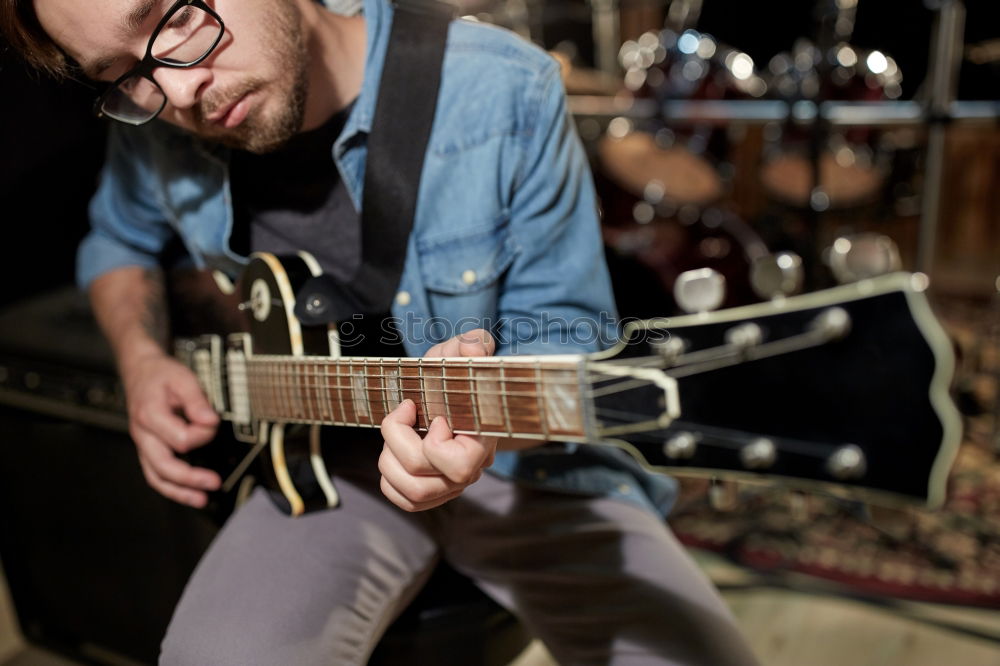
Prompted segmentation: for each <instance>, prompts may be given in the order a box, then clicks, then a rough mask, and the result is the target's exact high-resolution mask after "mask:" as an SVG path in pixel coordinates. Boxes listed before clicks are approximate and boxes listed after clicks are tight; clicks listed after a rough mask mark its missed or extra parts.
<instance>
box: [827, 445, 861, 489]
mask: <svg viewBox="0 0 1000 666" xmlns="http://www.w3.org/2000/svg"><path fill="white" fill-rule="evenodd" d="M826 470H827V471H828V472H830V475H831V476H832V477H834V478H835V479H839V480H841V481H849V480H851V479H860V478H861V477H862V476H864V475H865V472H866V471H867V470H868V463H867V461H866V459H865V452H864V451H862V450H861V447H859V446H858V445H856V444H845V445H844V446H841V447H840V448H839V449H837V450H836V451H834V452H833V455H832V456H830V459H829V460H827V461H826Z"/></svg>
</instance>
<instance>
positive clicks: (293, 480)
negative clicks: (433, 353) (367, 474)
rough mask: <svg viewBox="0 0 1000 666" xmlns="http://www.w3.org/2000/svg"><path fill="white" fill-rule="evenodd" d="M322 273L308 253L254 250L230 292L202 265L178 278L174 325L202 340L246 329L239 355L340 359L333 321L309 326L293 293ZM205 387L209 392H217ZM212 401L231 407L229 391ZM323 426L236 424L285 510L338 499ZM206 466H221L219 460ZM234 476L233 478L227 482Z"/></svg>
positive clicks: (173, 297) (174, 279)
mask: <svg viewBox="0 0 1000 666" xmlns="http://www.w3.org/2000/svg"><path fill="white" fill-rule="evenodd" d="M318 274H319V267H318V265H317V264H316V262H315V260H314V259H313V258H312V257H311V256H309V255H308V254H305V253H302V254H300V255H296V256H285V257H281V258H279V257H276V256H274V255H270V254H258V255H255V256H254V258H253V259H252V260H251V262H250V263H249V264H248V266H247V268H246V270H245V271H244V272H243V274H242V275H241V276H240V281H239V283H238V285H237V286H236V288H235V289H234V290H233V291H232V292H231V293H226V292H227V291H228V289H220V285H219V284H217V283H216V282H215V279H213V276H212V275H209V274H208V273H206V272H204V271H195V272H190V271H188V272H185V273H184V274H183V275H181V276H177V275H175V276H172V277H171V280H170V290H171V297H170V302H171V304H172V305H173V306H174V311H173V312H172V318H173V321H174V322H176V325H175V326H174V329H175V330H176V331H179V332H181V333H183V334H185V335H188V336H191V335H199V336H203V337H201V338H197V340H199V341H207V340H212V342H210V343H208V342H204V344H208V345H210V344H213V343H214V342H215V341H216V340H218V339H219V338H218V334H220V333H226V334H233V333H237V332H245V333H246V334H247V335H246V336H236V337H235V339H234V338H231V343H230V344H238V345H240V346H241V347H242V348H241V349H240V353H253V354H261V355H274V356H282V357H287V358H290V359H291V358H297V357H304V356H321V357H324V358H330V357H337V356H339V354H340V349H339V345H338V344H337V336H336V328H335V326H334V325H330V326H304V325H302V324H301V323H300V322H299V320H298V319H297V318H296V317H295V314H294V309H295V294H297V293H298V291H299V289H300V288H301V286H302V285H303V284H304V283H305V281H306V280H308V279H310V278H311V277H313V276H315V275H318ZM215 278H216V279H218V276H215ZM178 306H181V310H182V311H180V310H179V309H178ZM232 340H235V342H233V341H232ZM244 345H245V347H243V346H244ZM216 353H217V354H219V355H221V354H223V353H224V352H216ZM220 363H221V360H220ZM277 381H280V380H277ZM206 388H208V387H206ZM206 392H207V393H209V394H210V397H211V393H212V390H211V389H209V390H207V391H206ZM214 402H216V407H217V408H219V411H225V410H226V408H227V407H228V400H226V398H225V397H224V396H223V397H217V398H216V399H215V401H214ZM248 425H249V427H248ZM319 431H320V426H319V425H308V424H297V423H291V424H290V423H284V422H281V421H276V422H264V421H259V422H255V423H252V424H243V425H237V424H234V432H235V436H236V439H239V440H242V441H244V442H249V443H253V444H256V445H257V448H255V449H254V450H253V453H252V454H251V455H253V456H254V457H255V458H257V460H256V461H255V462H256V463H257V473H258V474H259V476H260V481H261V483H262V484H263V485H264V486H265V487H266V488H267V489H268V490H269V492H270V494H271V497H272V499H273V500H274V502H275V504H276V505H277V506H278V508H279V509H281V510H282V511H284V512H285V513H288V514H291V515H296V516H297V515H301V514H303V513H308V512H310V511H317V510H320V509H325V508H329V507H333V506H336V505H337V503H338V497H337V493H336V489H335V488H334V486H333V483H332V481H331V479H330V475H329V473H328V471H327V469H326V466H325V464H324V462H323V458H322V455H321V452H320V432H319ZM216 448H217V447H216ZM257 449H263V455H260V456H256V453H257ZM203 460H204V458H203ZM213 462H214V464H213ZM246 462H249V460H248V461H246ZM208 464H209V465H210V466H213V467H216V468H219V465H218V462H217V461H212V462H209V463H208ZM226 467H227V468H229V469H233V468H235V467H237V465H235V464H232V463H230V464H227V465H226ZM234 481H235V476H234V477H233V478H232V479H231V482H230V483H227V487H231V483H232V482H234Z"/></svg>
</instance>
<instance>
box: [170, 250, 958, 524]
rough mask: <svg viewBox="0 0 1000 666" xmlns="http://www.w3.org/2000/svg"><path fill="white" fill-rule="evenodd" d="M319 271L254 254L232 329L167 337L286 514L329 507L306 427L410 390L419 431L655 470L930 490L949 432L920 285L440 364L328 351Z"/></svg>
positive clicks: (925, 495)
mask: <svg viewBox="0 0 1000 666" xmlns="http://www.w3.org/2000/svg"><path fill="white" fill-rule="evenodd" d="M318 272H319V271H318V266H317V265H316V262H315V261H314V260H313V259H312V258H311V257H310V256H309V255H307V254H305V253H302V254H301V255H300V256H297V257H284V258H281V259H279V258H277V257H275V256H273V255H269V254H264V253H261V254H256V255H254V257H253V259H252V261H251V263H250V264H249V265H248V266H247V268H246V270H245V271H244V274H243V275H242V276H241V280H240V285H239V297H240V306H239V307H240V309H241V310H242V311H243V313H244V314H245V315H248V316H247V317H246V319H247V320H248V326H247V330H246V331H244V332H236V333H230V334H229V335H228V336H226V337H221V336H220V335H217V334H209V335H201V336H198V337H195V338H185V339H180V340H178V341H177V342H176V350H177V355H178V358H180V359H181V360H182V361H184V362H185V363H186V364H187V365H188V366H189V367H190V368H192V369H193V370H194V371H195V373H196V374H197V376H198V378H199V381H200V382H201V384H202V386H203V388H204V390H205V392H206V394H207V395H208V397H209V399H210V400H211V402H212V404H213V405H214V407H215V409H216V410H217V411H218V412H219V413H220V414H221V416H222V417H223V418H224V419H226V420H228V421H231V422H232V423H233V428H234V432H235V434H236V436H237V438H238V439H240V440H242V441H245V442H247V443H249V444H251V445H252V449H251V451H250V452H249V453H248V455H247V457H246V459H245V461H244V462H248V461H249V460H251V459H252V458H254V457H255V456H256V455H257V453H259V452H260V451H262V450H263V449H264V447H269V450H270V455H269V456H265V457H264V460H265V462H267V461H269V463H270V467H271V468H272V471H273V474H272V475H270V476H273V478H274V481H275V484H276V486H277V489H278V490H280V493H281V495H283V496H284V498H285V500H286V501H287V503H288V510H289V512H290V513H292V514H293V515H298V514H301V513H304V512H306V511H310V510H314V509H317V508H322V507H325V506H335V505H336V504H337V501H338V500H337V494H336V489H335V488H334V487H333V485H332V484H331V483H330V479H329V475H328V473H327V470H326V468H325V466H324V463H323V458H322V456H321V455H320V452H319V434H318V433H319V427H320V426H321V425H341V426H359V427H378V426H379V424H380V423H381V421H382V419H383V418H384V417H385V416H386V415H387V414H388V413H389V412H390V411H392V410H393V409H394V408H395V407H396V406H397V405H398V404H399V403H400V402H401V401H403V400H405V399H410V400H413V401H414V403H416V405H417V412H418V427H419V428H420V429H426V428H427V427H428V426H429V424H430V422H431V421H432V420H433V419H434V418H435V417H437V416H444V417H446V418H447V419H448V421H449V423H450V424H451V427H452V429H453V430H454V431H455V432H461V433H468V434H488V435H498V436H511V437H517V438H533V439H538V440H552V441H568V442H581V443H589V444H610V445H614V446H618V447H621V448H623V449H625V450H627V451H629V452H630V453H632V454H633V455H634V456H635V457H636V458H637V459H638V460H639V461H640V462H641V463H643V464H644V465H646V466H647V467H649V468H651V469H654V470H656V471H667V470H675V469H677V468H682V467H683V468H685V473H696V474H711V475H713V476H714V475H720V474H726V475H735V476H737V477H739V478H744V479H760V478H782V479H784V480H786V481H787V482H789V483H792V484H808V485H816V484H819V485H821V486H824V487H828V488H837V489H843V488H850V489H853V490H856V491H861V492H863V494H864V495H865V497H866V498H873V499H875V501H879V500H882V501H886V500H888V501H899V500H909V501H913V500H918V501H923V502H926V503H927V504H929V505H932V506H934V505H938V504H940V503H941V501H942V500H943V497H944V486H945V481H946V477H947V472H948V469H949V467H950V465H951V461H952V459H953V458H954V455H955V453H956V450H957V446H958V439H959V421H958V415H957V410H956V409H955V407H954V405H953V403H952V402H951V398H950V397H949V385H950V381H951V373H952V369H953V363H954V361H953V355H952V349H951V346H950V343H949V342H948V340H947V338H946V336H945V335H944V333H943V331H942V330H941V329H940V326H939V325H938V323H937V321H936V320H935V319H934V317H933V315H932V313H931V311H930V308H929V306H928V304H927V302H926V298H925V296H924V294H923V290H924V286H925V285H924V284H923V283H924V282H925V280H922V279H921V278H922V276H915V275H909V274H904V273H897V274H893V275H888V276H884V277H880V278H875V279H871V280H865V281H863V282H859V283H857V284H853V285H845V286H841V287H836V288H834V289H830V290H826V291H823V292H816V293H812V294H807V295H803V296H796V297H791V298H787V299H783V300H779V301H774V302H769V303H762V304H758V305H752V306H746V307H741V308H735V309H732V310H723V311H719V312H715V313H706V314H698V315H688V316H683V317H677V318H673V319H670V320H666V319H663V320H650V321H645V322H635V323H632V324H629V325H628V326H627V327H626V328H625V331H624V334H623V336H622V339H621V340H620V341H619V343H618V344H617V345H616V346H615V347H614V348H612V349H610V350H608V351H605V352H601V353H596V354H588V355H582V354H581V355H575V354H574V355H567V354H561V355H553V356H506V357H491V358H476V359H467V358H463V359H455V358H371V357H350V356H342V355H341V354H340V345H339V343H338V335H337V330H336V327H333V326H330V327H306V326H302V325H301V324H300V323H299V322H298V320H297V319H296V318H295V316H294V314H293V309H294V303H295V297H296V293H297V290H298V287H299V286H300V285H301V284H302V283H303V282H304V281H305V280H307V279H308V278H310V277H312V276H314V275H317V274H318ZM295 423H301V424H311V425H312V428H311V436H310V437H309V438H308V439H309V441H308V443H307V444H298V443H296V444H295V445H294V446H293V445H291V444H290V442H288V441H286V437H285V429H286V426H287V425H288V424H295ZM292 458H294V459H295V460H296V463H295V464H294V473H292V471H291V469H292V467H293V465H292V462H291V459H292ZM244 467H245V465H241V467H240V468H239V469H237V471H236V472H234V473H233V474H232V475H231V477H230V479H228V480H227V484H230V485H231V483H232V482H233V481H234V480H235V479H236V477H237V476H238V475H239V474H240V473H242V471H243V469H244ZM303 476H305V477H308V478H307V479H306V481H305V483H303V481H302V479H303Z"/></svg>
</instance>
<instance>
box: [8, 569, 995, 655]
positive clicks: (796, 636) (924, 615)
mask: <svg viewBox="0 0 1000 666" xmlns="http://www.w3.org/2000/svg"><path fill="white" fill-rule="evenodd" d="M695 557H696V559H697V560H698V562H699V563H700V564H701V565H702V567H703V568H704V569H705V570H706V571H707V572H708V573H709V575H710V576H711V577H712V579H713V580H714V581H715V582H716V584H718V585H719V586H720V587H721V588H722V590H723V596H724V597H725V598H726V601H727V602H728V603H729V606H730V608H732V610H733V613H734V614H735V616H736V618H737V621H738V622H739V624H740V626H741V627H742V628H743V630H744V632H745V634H746V636H747V638H748V639H749V640H750V643H751V645H753V647H754V649H755V651H756V653H757V655H758V656H759V657H760V660H761V663H762V664H763V665H764V666H845V665H847V664H849V665H850V666H942V665H947V666H1000V612H997V611H981V610H976V609H966V608H953V607H942V606H936V605H931V604H915V603H912V604H910V603H907V604H898V605H892V606H891V607H879V606H878V605H872V604H869V603H864V602H861V601H856V600H851V599H847V598H844V597H842V596H838V595H835V594H832V593H830V592H827V591H824V590H822V589H815V590H810V591H808V592H807V591H804V589H809V588H811V587H815V585H814V582H813V581H809V580H807V579H798V580H797V579H789V580H786V581H785V583H786V585H787V586H788V587H781V588H779V587H775V586H773V585H764V584H761V582H760V581H759V580H758V579H756V578H755V577H754V576H753V575H752V574H751V573H749V572H747V571H745V570H743V569H741V568H738V567H734V566H731V565H729V564H728V563H726V562H725V561H723V560H721V559H719V558H717V557H716V556H712V555H707V554H704V553H695ZM0 664H2V665H3V666H75V664H76V662H73V661H70V660H67V659H64V658H62V657H60V656H58V655H54V654H51V653H49V652H46V651H45V650H41V649H39V648H37V647H32V646H27V645H25V643H24V641H23V640H22V638H21V636H20V632H19V631H18V629H17V622H16V618H15V616H14V613H13V609H12V606H11V603H10V597H9V595H8V592H7V587H6V582H5V581H4V580H3V579H2V576H0ZM114 665H115V666H124V665H123V664H122V662H114ZM510 666H557V665H556V663H555V661H553V660H552V658H551V657H550V656H549V655H548V653H547V652H546V651H545V648H544V647H542V645H541V644H539V643H538V642H534V643H532V644H531V645H529V647H528V648H527V649H526V650H525V652H524V653H522V654H521V655H520V656H519V657H518V658H517V659H515V660H514V661H513V662H511V664H510Z"/></svg>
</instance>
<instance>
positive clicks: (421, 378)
mask: <svg viewBox="0 0 1000 666" xmlns="http://www.w3.org/2000/svg"><path fill="white" fill-rule="evenodd" d="M417 367H418V368H419V370H420V375H419V376H418V377H417V380H418V381H419V382H420V396H421V402H422V404H423V407H424V408H423V409H422V410H421V411H422V412H423V413H424V427H425V428H427V429H428V430H430V429H431V418H430V414H429V413H428V412H427V405H428V402H427V384H426V383H425V382H424V377H425V376H426V375H425V374H424V362H423V359H420V360H419V361H417ZM419 421H420V419H419V417H418V419H417V422H418V423H419Z"/></svg>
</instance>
